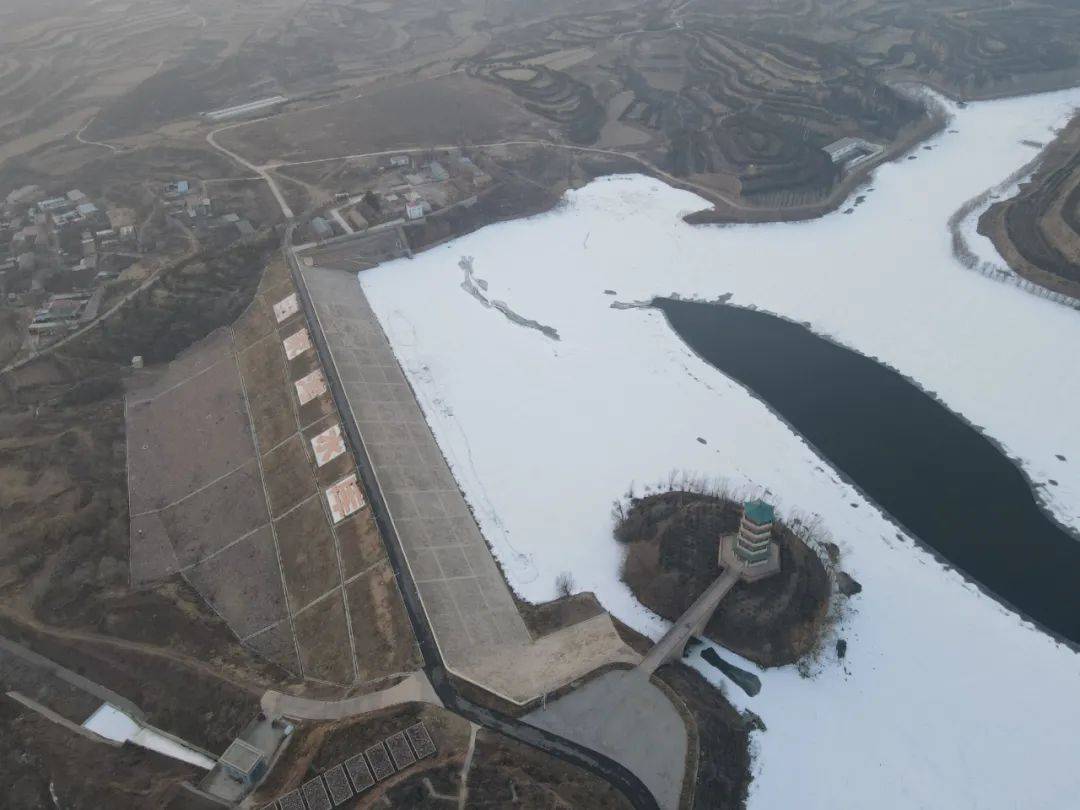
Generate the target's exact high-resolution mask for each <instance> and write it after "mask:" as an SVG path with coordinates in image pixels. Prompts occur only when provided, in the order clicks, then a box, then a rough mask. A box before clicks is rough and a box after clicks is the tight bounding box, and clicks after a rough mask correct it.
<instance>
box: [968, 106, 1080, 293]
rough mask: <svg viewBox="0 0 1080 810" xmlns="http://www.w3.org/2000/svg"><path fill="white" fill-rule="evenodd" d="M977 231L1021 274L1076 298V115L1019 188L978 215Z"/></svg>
mask: <svg viewBox="0 0 1080 810" xmlns="http://www.w3.org/2000/svg"><path fill="white" fill-rule="evenodd" d="M979 231H980V233H983V234H985V235H986V236H989V237H990V238H991V239H993V240H994V245H995V246H996V247H997V249H998V251H999V252H1000V253H1001V255H1002V256H1004V257H1005V259H1006V260H1007V261H1008V262H1009V265H1010V266H1011V267H1012V268H1013V269H1014V270H1016V271H1017V272H1019V273H1020V274H1021V275H1023V276H1024V277H1025V278H1028V279H1029V280H1031V281H1034V282H1035V283H1037V284H1041V285H1042V286H1044V287H1047V288H1049V289H1052V290H1056V291H1058V292H1061V293H1064V294H1066V295H1069V296H1072V297H1073V298H1080V116H1078V117H1076V118H1074V119H1073V120H1072V122H1071V123H1070V124H1069V126H1068V127H1066V128H1065V129H1064V130H1062V132H1061V133H1060V134H1059V135H1058V137H1057V138H1056V139H1055V140H1054V142H1053V143H1052V144H1051V145H1050V146H1049V148H1048V149H1047V150H1046V152H1045V154H1044V158H1043V162H1042V165H1041V167H1040V168H1039V170H1038V171H1037V172H1036V173H1035V175H1034V176H1033V177H1032V178H1031V180H1030V181H1029V182H1027V183H1025V184H1023V185H1022V186H1021V190H1020V193H1019V194H1018V195H1016V196H1015V197H1012V198H1011V199H1008V200H1005V201H1003V202H999V203H998V204H996V205H995V206H993V207H992V208H991V209H990V210H989V211H987V212H986V213H985V214H984V215H983V216H982V218H981V219H980V220H979Z"/></svg>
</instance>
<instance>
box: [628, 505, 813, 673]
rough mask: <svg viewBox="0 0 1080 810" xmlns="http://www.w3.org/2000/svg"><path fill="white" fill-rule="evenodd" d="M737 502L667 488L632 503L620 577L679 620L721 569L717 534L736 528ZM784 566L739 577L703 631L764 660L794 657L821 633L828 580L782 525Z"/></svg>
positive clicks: (776, 662) (777, 535)
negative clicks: (751, 578) (757, 576)
mask: <svg viewBox="0 0 1080 810" xmlns="http://www.w3.org/2000/svg"><path fill="white" fill-rule="evenodd" d="M740 516H741V510H740V507H739V505H738V504H737V503H736V502H734V501H730V500H727V499H726V498H724V497H721V496H718V495H709V494H702V493H692V492H681V491H674V492H665V493H661V494H656V495H650V496H646V497H643V498H639V499H635V500H633V501H631V504H630V507H629V509H627V510H625V514H624V515H623V517H622V519H621V520H620V522H619V523H618V524H617V525H616V527H615V535H616V537H617V538H618V539H619V540H621V541H622V542H624V543H626V544H627V555H626V560H625V562H624V564H623V571H622V578H623V580H624V581H625V582H626V583H627V584H628V585H629V586H630V588H631V589H632V590H633V592H634V595H635V596H636V597H637V598H638V600H639V601H640V602H641V603H642V604H643V605H645V606H646V607H647V608H649V609H650V610H653V611H655V612H656V613H658V614H659V615H661V616H663V617H664V618H666V619H669V620H671V621H674V620H675V619H677V618H678V617H679V616H680V615H682V613H683V612H684V611H685V610H686V609H687V608H689V607H690V605H691V604H692V603H693V601H694V600H695V599H696V598H697V597H698V596H699V595H700V594H701V593H702V592H703V591H704V590H705V589H706V588H707V587H708V586H709V585H710V584H711V583H712V581H713V580H714V579H715V578H716V577H717V576H718V575H719V572H720V567H719V548H720V538H721V537H722V536H723V535H725V534H730V533H733V532H734V531H736V530H737V528H738V523H739V518H740ZM773 539H774V542H776V543H777V544H778V545H779V546H780V555H781V556H780V559H781V571H780V573H779V574H776V575H774V576H772V577H769V578H767V579H764V580H761V581H759V582H754V583H747V582H739V583H738V584H737V585H736V586H735V587H734V588H733V589H732V590H731V592H730V593H729V594H728V595H727V596H726V597H725V599H724V601H723V602H722V603H721V604H720V607H719V608H718V609H717V611H716V613H715V614H713V617H712V619H711V620H710V621H709V624H708V625H707V626H706V628H705V635H706V636H708V637H709V638H712V639H714V640H715V641H717V642H718V643H720V644H722V645H723V646H725V647H727V648H728V649H731V650H733V651H734V652H737V653H739V654H740V655H743V656H745V657H746V658H749V659H751V660H753V661H757V662H758V663H759V664H761V665H762V666H780V665H783V664H790V663H793V662H795V661H797V660H799V659H800V658H802V657H803V656H804V655H806V654H807V653H808V652H810V651H811V650H813V649H814V647H815V645H816V644H817V642H818V640H819V639H820V637H821V634H822V630H823V624H824V621H825V617H826V613H827V610H828V604H829V592H830V589H831V583H830V580H829V576H828V574H827V573H826V571H825V567H824V565H823V564H822V562H821V560H820V559H819V558H818V556H817V554H816V553H814V551H812V550H811V549H810V548H808V547H807V545H806V543H805V542H804V541H803V540H802V539H800V538H799V537H798V536H797V535H796V534H795V533H794V532H792V531H791V529H790V528H788V527H787V526H784V525H783V524H780V523H777V524H776V525H775V526H774V536H773Z"/></svg>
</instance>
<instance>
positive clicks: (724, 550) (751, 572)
mask: <svg viewBox="0 0 1080 810" xmlns="http://www.w3.org/2000/svg"><path fill="white" fill-rule="evenodd" d="M738 537H739V536H738V535H737V534H725V535H724V536H723V537H721V538H720V567H721V568H724V569H727V568H731V567H732V566H739V567H741V568H742V574H741V575H740V577H739V579H741V580H742V581H743V582H757V581H758V580H759V579H765V578H766V577H771V576H772V575H773V574H776V573H778V572H779V571H780V546H778V545H777V544H776V543H770V544H769V558H768V559H767V560H762V561H761V562H759V563H747V562H746V561H745V560H743V558H742V557H740V556H739V555H738V554H737V553H736V552H735V541H736V540H737V539H738Z"/></svg>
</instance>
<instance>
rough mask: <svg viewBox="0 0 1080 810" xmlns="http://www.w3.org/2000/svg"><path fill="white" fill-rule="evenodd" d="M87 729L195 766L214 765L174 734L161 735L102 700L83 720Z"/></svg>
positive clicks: (206, 766) (204, 767) (210, 760)
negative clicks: (181, 742) (173, 737)
mask: <svg viewBox="0 0 1080 810" xmlns="http://www.w3.org/2000/svg"><path fill="white" fill-rule="evenodd" d="M83 728H85V729H88V730H89V731H92V732H94V733H95V734H99V735H101V736H102V737H105V738H106V739H108V740H114V741H116V742H130V743H132V744H133V745H138V746H140V747H142V748H149V749H150V750H151V751H157V752H158V753H159V754H164V755H165V756H167V757H172V758H173V759H179V760H181V761H182V762H187V763H189V764H191V765H195V766H197V767H199V768H202V769H203V770H207V771H208V770H210V769H211V768H213V767H214V760H212V759H210V758H209V757H207V756H205V755H204V754H200V753H199V752H198V751H195V750H193V749H191V748H188V747H187V746H186V745H182V744H180V743H179V742H177V741H176V740H174V739H172V738H171V737H166V736H165V735H164V734H159V733H158V732H157V731H155V730H154V729H152V728H147V727H146V726H142V725H139V723H137V722H136V721H135V720H132V719H131V717H130V716H128V714H127V713H125V712H122V711H120V709H118V708H116V707H115V706H113V705H112V704H111V703H102V704H101V706H99V707H98V709H97V711H95V712H94V713H93V714H92V715H90V716H89V717H88V718H87V719H86V721H85V722H84V723H83Z"/></svg>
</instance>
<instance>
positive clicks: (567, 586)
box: [555, 571, 576, 599]
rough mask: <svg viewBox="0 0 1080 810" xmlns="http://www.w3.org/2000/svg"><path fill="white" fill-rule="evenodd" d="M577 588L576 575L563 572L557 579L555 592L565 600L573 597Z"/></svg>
mask: <svg viewBox="0 0 1080 810" xmlns="http://www.w3.org/2000/svg"><path fill="white" fill-rule="evenodd" d="M575 587H576V585H575V583H574V575H573V574H571V573H570V572H569V571H563V572H562V573H561V574H559V575H558V576H557V577H555V591H556V593H558V594H559V596H560V597H561V598H563V599H565V598H566V597H568V596H572V595H573V593H574V588H575Z"/></svg>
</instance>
